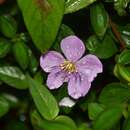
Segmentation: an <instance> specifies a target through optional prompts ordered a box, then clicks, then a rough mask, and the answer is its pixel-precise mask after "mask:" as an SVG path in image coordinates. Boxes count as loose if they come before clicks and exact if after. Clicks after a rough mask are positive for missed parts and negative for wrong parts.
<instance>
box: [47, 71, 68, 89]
mask: <svg viewBox="0 0 130 130" xmlns="http://www.w3.org/2000/svg"><path fill="white" fill-rule="evenodd" d="M65 78H66V74H65V73H63V72H62V71H57V70H54V71H52V72H51V73H50V74H49V75H48V78H47V86H48V88H49V89H57V88H59V87H60V86H61V85H62V84H63V83H64V81H65Z"/></svg>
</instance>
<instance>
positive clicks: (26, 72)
mask: <svg viewBox="0 0 130 130" xmlns="http://www.w3.org/2000/svg"><path fill="white" fill-rule="evenodd" d="M129 13H130V0H17V1H15V0H0V88H1V89H0V129H2V130H10V129H12V130H32V129H34V130H130V15H129ZM70 35H76V36H78V37H79V38H80V39H82V41H83V42H84V43H85V47H86V50H87V51H86V53H87V54H93V55H96V56H97V57H98V58H99V59H100V60H101V62H102V64H103V73H101V74H99V75H98V76H97V77H96V78H95V80H94V81H93V82H92V84H91V89H90V91H89V93H88V94H87V95H86V96H85V97H82V98H80V99H78V100H74V99H73V98H71V103H72V102H73V103H74V104H73V105H71V106H70V105H68V106H67V105H66V106H63V105H61V104H60V101H61V100H62V99H63V98H64V97H68V96H69V95H68V93H67V89H66V88H67V87H66V86H67V84H64V85H63V86H62V87H61V88H59V89H57V90H53V91H51V90H49V89H48V88H47V86H46V79H47V74H46V73H45V72H43V71H42V69H41V67H40V65H39V62H40V61H39V60H40V56H41V55H42V54H46V53H47V52H48V51H49V50H56V51H58V52H61V49H60V42H61V40H62V39H63V38H65V37H67V36H70Z"/></svg>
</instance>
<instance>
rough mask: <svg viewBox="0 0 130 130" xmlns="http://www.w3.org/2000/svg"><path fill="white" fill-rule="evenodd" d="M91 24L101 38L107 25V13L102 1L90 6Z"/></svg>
mask: <svg viewBox="0 0 130 130" xmlns="http://www.w3.org/2000/svg"><path fill="white" fill-rule="evenodd" d="M90 20H91V25H92V28H93V30H94V32H95V33H96V35H97V36H98V37H99V38H102V37H103V36H104V34H105V32H106V30H107V27H108V21H109V19H108V14H107V12H106V10H105V8H104V6H103V4H102V3H95V4H93V5H92V6H91V7H90Z"/></svg>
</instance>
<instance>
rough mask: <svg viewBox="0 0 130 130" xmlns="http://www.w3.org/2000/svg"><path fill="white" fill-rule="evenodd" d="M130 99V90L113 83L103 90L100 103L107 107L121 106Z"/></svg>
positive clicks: (125, 86)
mask: <svg viewBox="0 0 130 130" xmlns="http://www.w3.org/2000/svg"><path fill="white" fill-rule="evenodd" d="M129 99H130V88H128V86H127V85H123V84H121V83H111V84H108V85H107V86H105V87H104V89H103V90H102V92H101V94H100V96H99V101H100V102H101V103H103V104H105V105H109V104H113V105H114V104H120V103H124V102H126V101H128V100H129Z"/></svg>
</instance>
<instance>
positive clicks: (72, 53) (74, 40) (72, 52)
mask: <svg viewBox="0 0 130 130" xmlns="http://www.w3.org/2000/svg"><path fill="white" fill-rule="evenodd" d="M61 49H62V51H63V53H64V55H65V56H66V58H67V59H68V60H70V61H74V62H75V61H77V60H78V59H79V58H81V56H82V55H83V54H84V52H85V46H84V43H83V42H82V41H81V40H80V39H79V38H78V37H76V36H68V37H66V38H64V39H63V40H62V41H61Z"/></svg>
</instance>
